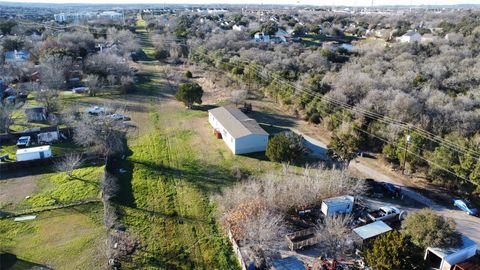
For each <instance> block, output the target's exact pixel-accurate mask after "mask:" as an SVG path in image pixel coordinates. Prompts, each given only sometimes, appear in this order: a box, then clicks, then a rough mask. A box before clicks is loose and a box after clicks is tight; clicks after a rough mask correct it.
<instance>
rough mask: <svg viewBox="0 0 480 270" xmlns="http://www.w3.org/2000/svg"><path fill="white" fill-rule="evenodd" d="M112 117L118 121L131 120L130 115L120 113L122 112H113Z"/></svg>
mask: <svg viewBox="0 0 480 270" xmlns="http://www.w3.org/2000/svg"><path fill="white" fill-rule="evenodd" d="M110 117H111V118H112V119H113V120H117V121H129V120H130V117H128V116H125V115H123V114H120V113H114V114H111V115H110Z"/></svg>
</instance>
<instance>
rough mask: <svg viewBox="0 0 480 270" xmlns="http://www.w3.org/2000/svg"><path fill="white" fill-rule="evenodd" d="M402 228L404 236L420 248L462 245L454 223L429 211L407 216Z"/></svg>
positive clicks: (425, 210)
mask: <svg viewBox="0 0 480 270" xmlns="http://www.w3.org/2000/svg"><path fill="white" fill-rule="evenodd" d="M402 228H403V232H404V234H405V235H407V236H409V237H411V239H412V242H413V243H414V244H416V245H418V246H420V247H447V246H448V247H450V246H459V245H460V244H461V243H462V239H461V237H460V234H459V233H458V232H456V230H455V229H456V226H455V221H454V220H453V219H451V218H444V217H442V216H439V215H437V214H436V213H435V212H433V211H432V210H430V209H423V210H420V211H418V212H416V213H412V214H411V215H408V216H407V218H406V219H405V220H404V221H403V224H402Z"/></svg>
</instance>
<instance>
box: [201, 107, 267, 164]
mask: <svg viewBox="0 0 480 270" xmlns="http://www.w3.org/2000/svg"><path fill="white" fill-rule="evenodd" d="M208 121H209V122H210V125H212V127H213V129H214V132H215V133H216V134H217V136H218V137H220V136H219V135H220V134H221V138H222V139H223V141H224V142H225V143H226V144H227V146H228V148H230V150H231V151H232V152H233V153H234V154H235V155H239V154H247V153H254V152H263V151H265V150H266V149H267V144H268V133H267V132H266V131H265V130H263V129H262V128H261V127H260V125H259V124H258V123H257V121H255V120H253V119H251V118H249V117H248V116H247V115H245V114H244V113H243V112H241V111H240V110H239V109H237V108H227V107H219V108H215V109H212V110H209V111H208Z"/></svg>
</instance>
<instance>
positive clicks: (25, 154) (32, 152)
mask: <svg viewBox="0 0 480 270" xmlns="http://www.w3.org/2000/svg"><path fill="white" fill-rule="evenodd" d="M51 156H52V149H51V148H50V145H44V146H39V147H32V148H24V149H18V150H17V153H16V157H17V161H26V160H35V159H42V158H49V157H51Z"/></svg>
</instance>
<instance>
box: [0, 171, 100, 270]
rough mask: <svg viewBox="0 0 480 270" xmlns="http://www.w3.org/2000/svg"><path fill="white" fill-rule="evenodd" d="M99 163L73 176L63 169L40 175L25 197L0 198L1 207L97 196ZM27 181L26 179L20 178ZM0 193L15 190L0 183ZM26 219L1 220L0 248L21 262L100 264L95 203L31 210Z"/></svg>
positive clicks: (33, 206)
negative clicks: (31, 217)
mask: <svg viewBox="0 0 480 270" xmlns="http://www.w3.org/2000/svg"><path fill="white" fill-rule="evenodd" d="M102 173H103V166H101V167H87V168H81V169H77V170H75V172H74V175H75V178H74V179H68V178H67V176H66V174H65V173H50V174H44V175H42V176H41V177H40V178H39V179H38V180H36V181H35V185H36V187H34V188H32V194H31V195H30V198H28V199H24V200H20V201H17V202H12V201H8V199H7V200H5V201H0V206H1V208H0V211H6V212H16V211H26V210H28V209H30V210H38V209H43V208H45V207H51V206H55V205H58V204H68V203H72V202H76V201H82V200H87V199H99V196H100V186H99V183H100V180H101V179H102ZM25 181H26V180H25ZM0 188H8V189H10V190H3V191H2V192H8V193H12V194H13V193H15V190H14V189H15V186H12V185H6V184H4V183H0ZM34 215H37V218H36V219H35V220H31V221H22V222H15V221H13V218H5V219H0V252H8V253H12V254H15V255H16V256H17V257H18V258H20V259H22V260H23V261H26V262H29V263H33V264H39V265H45V266H48V267H52V268H54V269H102V268H105V262H106V258H105V251H104V244H105V237H106V231H105V229H104V226H103V221H102V218H103V207H102V204H101V203H100V202H93V203H90V204H86V205H82V206H76V207H71V208H64V209H58V210H54V211H47V212H40V213H36V214H34Z"/></svg>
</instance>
